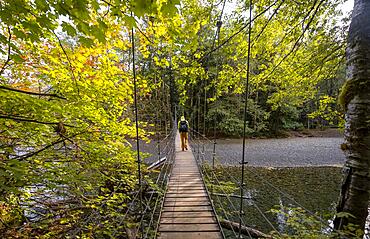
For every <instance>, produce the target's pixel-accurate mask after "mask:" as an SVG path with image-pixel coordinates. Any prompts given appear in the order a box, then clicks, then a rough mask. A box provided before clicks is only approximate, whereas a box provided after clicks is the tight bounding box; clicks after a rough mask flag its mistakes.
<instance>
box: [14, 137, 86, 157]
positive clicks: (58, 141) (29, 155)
mask: <svg viewBox="0 0 370 239" xmlns="http://www.w3.org/2000/svg"><path fill="white" fill-rule="evenodd" d="M83 133H84V132H79V133H76V134H74V135H72V136H70V137H69V138H73V137H76V136H77V135H79V134H83ZM64 141H66V138H62V139H59V140H57V141H54V142H52V143H51V144H48V145H47V146H45V147H43V148H41V149H39V150H36V151H34V152H31V153H28V154H25V155H20V156H17V157H15V159H17V160H20V161H23V160H25V159H27V158H30V157H32V156H35V155H37V154H39V153H41V152H43V151H45V150H47V149H48V148H50V147H52V146H54V145H57V144H59V143H63V142H64Z"/></svg>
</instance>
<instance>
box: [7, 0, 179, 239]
mask: <svg viewBox="0 0 370 239" xmlns="http://www.w3.org/2000/svg"><path fill="white" fill-rule="evenodd" d="M177 3H178V2H176V1H171V2H169V1H168V2H167V1H157V2H151V3H149V2H146V1H140V2H135V3H134V2H132V1H131V2H127V1H114V2H111V1H89V0H79V1H67V2H61V1H43V0H40V1H22V0H19V1H6V2H4V4H3V2H2V3H1V6H0V19H1V21H0V24H1V30H0V45H1V49H2V53H1V70H0V97H1V103H0V132H1V133H0V205H1V222H2V224H1V226H0V234H1V235H3V236H4V237H5V238H13V237H22V238H35V237H39V238H64V237H81V238H92V237H94V238H106V237H113V238H115V237H116V236H117V235H120V236H124V235H125V234H126V230H128V229H129V228H130V227H132V226H135V225H136V224H135V222H136V221H137V218H135V215H134V216H132V215H128V216H127V217H125V216H124V215H125V212H126V211H127V205H128V203H129V202H130V201H131V200H133V198H134V192H135V191H136V190H137V187H136V184H137V180H138V179H137V173H136V171H137V170H136V167H137V163H136V153H135V152H134V151H133V150H132V146H131V144H130V139H132V138H134V136H135V124H134V120H135V118H134V114H133V90H134V89H133V80H132V73H131V69H130V64H131V60H132V58H131V51H129V47H130V46H131V44H130V41H129V33H130V28H131V27H132V26H133V25H135V24H136V23H135V19H134V16H135V15H136V17H144V14H147V15H151V16H153V17H154V16H155V17H158V18H162V17H163V18H164V17H169V16H170V15H173V14H175V13H176V12H177V8H176V7H175V4H177ZM131 10H132V11H133V13H134V14H135V15H134V16H130V15H131V13H130V12H131ZM65 17H66V18H68V19H65ZM59 23H60V25H59ZM144 38H145V37H144V36H141V37H137V39H136V41H137V42H138V43H139V46H140V42H142V41H143V39H144ZM139 57H140V54H139ZM150 77H151V76H146V75H145V74H144V71H143V72H139V74H138V75H137V83H138V91H139V92H140V93H139V96H138V97H139V98H145V97H146V96H147V95H148V94H149V93H150V92H151V91H152V90H153V89H155V88H157V87H158V86H157V85H155V84H152V83H151V82H149V81H148V80H150V79H151V78H150ZM148 123H151V122H148V121H141V122H139V126H140V130H139V136H140V138H141V139H143V140H148V137H147V136H148V135H150V132H146V131H145V130H148V129H149V127H150V124H148ZM143 156H144V155H142V157H143ZM143 181H150V180H149V179H148V178H147V177H144V178H143Z"/></svg>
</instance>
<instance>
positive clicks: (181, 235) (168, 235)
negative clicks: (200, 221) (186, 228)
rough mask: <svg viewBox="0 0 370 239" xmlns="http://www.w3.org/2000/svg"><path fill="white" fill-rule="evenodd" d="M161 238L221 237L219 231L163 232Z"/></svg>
mask: <svg viewBox="0 0 370 239" xmlns="http://www.w3.org/2000/svg"><path fill="white" fill-rule="evenodd" d="M158 238H159V239H204V238H207V239H220V238H221V235H220V233H219V232H163V233H161V234H160V236H159V237H158Z"/></svg>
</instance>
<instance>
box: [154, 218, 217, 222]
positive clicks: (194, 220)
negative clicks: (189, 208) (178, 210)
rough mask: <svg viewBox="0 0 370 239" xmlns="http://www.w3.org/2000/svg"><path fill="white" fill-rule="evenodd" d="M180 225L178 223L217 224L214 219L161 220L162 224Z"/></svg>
mask: <svg viewBox="0 0 370 239" xmlns="http://www.w3.org/2000/svg"><path fill="white" fill-rule="evenodd" d="M165 223H169V224H178V223H182V224H185V223H189V224H194V223H196V224H202V223H217V222H216V219H215V218H214V217H196V218H188V217H180V218H172V217H167V218H162V219H161V224H165Z"/></svg>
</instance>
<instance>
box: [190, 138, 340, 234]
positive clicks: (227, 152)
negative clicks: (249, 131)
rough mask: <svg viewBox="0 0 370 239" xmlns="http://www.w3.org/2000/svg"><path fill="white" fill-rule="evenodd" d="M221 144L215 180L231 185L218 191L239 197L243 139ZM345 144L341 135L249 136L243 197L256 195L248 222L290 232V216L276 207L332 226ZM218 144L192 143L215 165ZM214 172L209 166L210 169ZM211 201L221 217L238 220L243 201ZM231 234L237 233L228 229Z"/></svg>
mask: <svg viewBox="0 0 370 239" xmlns="http://www.w3.org/2000/svg"><path fill="white" fill-rule="evenodd" d="M216 142H217V143H216V145H215V149H216V150H215V157H214V158H215V165H216V169H215V175H216V178H217V179H216V180H218V181H219V182H220V181H223V182H228V183H226V184H227V186H225V187H215V192H216V193H218V194H225V193H226V194H230V193H231V194H234V195H238V194H239V193H240V192H239V189H238V188H239V186H238V185H239V184H238V183H239V182H240V181H241V170H240V168H241V167H240V162H241V159H242V140H240V139H222V140H217V141H216ZM341 143H343V138H342V137H306V138H304V137H295V138H285V139H247V140H246V145H245V160H246V161H247V162H248V164H247V166H246V170H245V190H244V196H246V197H251V199H250V200H246V202H245V204H244V212H245V215H246V216H245V217H244V219H243V220H244V222H245V224H246V225H248V226H251V227H253V228H256V229H258V230H260V231H263V232H266V233H268V232H270V231H275V230H277V231H280V232H281V233H287V232H288V231H287V230H291V229H289V227H288V226H287V225H286V220H287V218H286V215H285V216H284V215H283V214H279V213H278V214H276V213H272V212H271V209H278V210H289V209H283V208H286V207H287V208H302V209H303V214H304V215H303V214H302V215H300V216H299V217H307V218H308V219H309V218H311V219H314V218H316V219H317V221H316V222H319V224H320V225H318V227H319V228H320V227H321V228H323V230H327V229H328V228H329V224H330V220H331V219H332V218H333V213H334V212H335V206H336V203H337V200H338V196H339V192H340V185H341V179H342V173H341V167H342V165H343V164H344V162H345V155H344V153H343V152H342V151H341V149H340V144H341ZM198 147H199V148H198ZM213 147H214V144H213V143H212V142H211V141H202V143H201V144H199V146H196V145H193V151H194V152H195V156H196V157H197V152H198V151H200V152H202V151H204V160H205V161H206V162H208V163H209V165H212V159H213V154H212V153H213ZM211 171H212V170H211V169H210V168H209V172H208V173H209V174H211ZM208 181H215V179H214V178H211V179H209V180H208ZM212 199H213V201H214V204H215V206H216V208H217V212H218V214H220V216H221V217H222V218H224V219H227V220H231V221H235V222H238V220H239V219H238V216H239V214H238V210H236V209H238V208H239V206H240V204H239V202H240V200H239V199H237V198H232V199H227V200H226V199H225V198H220V197H219V196H212ZM226 212H227V213H226ZM261 212H262V213H261ZM298 212H300V211H298ZM290 213H291V212H290ZM313 215H315V216H313ZM308 219H307V220H308ZM311 219H310V220H311ZM314 221H315V220H314ZM228 238H234V235H233V234H232V233H231V232H229V236H228Z"/></svg>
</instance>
